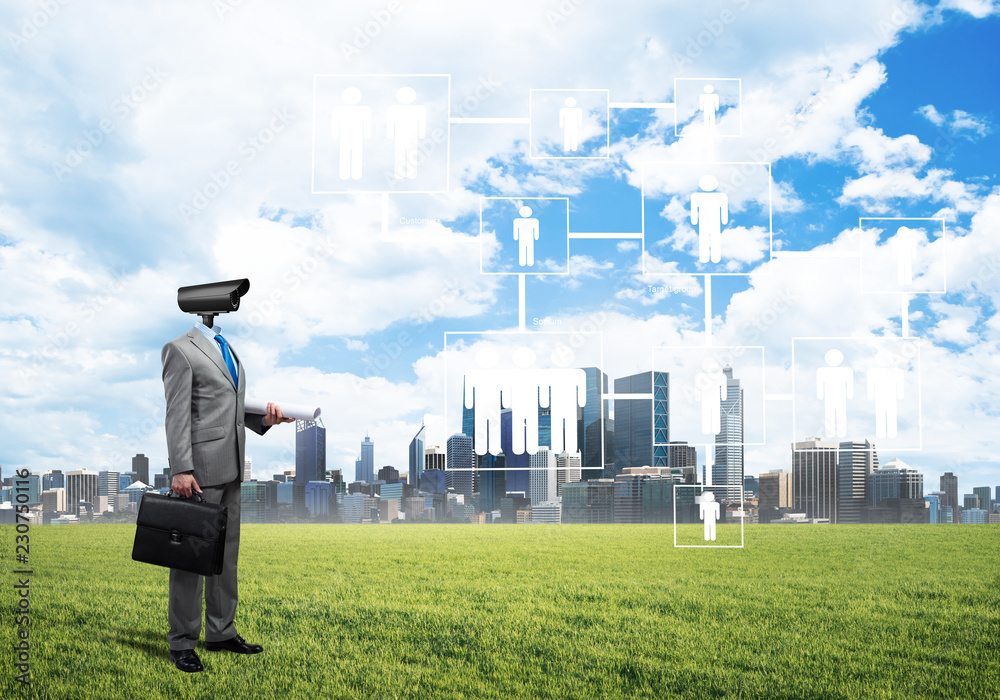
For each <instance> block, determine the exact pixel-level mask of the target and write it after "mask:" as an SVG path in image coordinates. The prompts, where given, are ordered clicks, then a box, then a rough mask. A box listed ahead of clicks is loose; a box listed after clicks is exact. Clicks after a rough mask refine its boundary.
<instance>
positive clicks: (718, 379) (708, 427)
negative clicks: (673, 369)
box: [694, 357, 729, 435]
mask: <svg viewBox="0 0 1000 700" xmlns="http://www.w3.org/2000/svg"><path fill="white" fill-rule="evenodd" d="M701 368H702V370H704V371H702V372H699V373H698V374H696V375H695V377H694V385H695V389H696V390H697V391H698V394H699V396H700V398H701V432H702V433H704V434H705V435H718V434H719V432H720V431H721V430H722V410H721V409H722V401H723V400H724V399H727V398H729V388H728V384H727V377H726V374H725V372H723V371H722V369H721V368H720V367H719V363H718V362H717V361H716V360H714V359H712V358H710V357H708V358H705V359H704V360H702V361H701Z"/></svg>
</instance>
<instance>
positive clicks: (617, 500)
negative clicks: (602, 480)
mask: <svg viewBox="0 0 1000 700" xmlns="http://www.w3.org/2000/svg"><path fill="white" fill-rule="evenodd" d="M648 478H649V476H648V475H645V474H624V473H623V474H616V475H615V481H614V521H615V522H616V523H641V522H642V486H643V481H645V480H646V479H648Z"/></svg>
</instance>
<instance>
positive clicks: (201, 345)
mask: <svg viewBox="0 0 1000 700" xmlns="http://www.w3.org/2000/svg"><path fill="white" fill-rule="evenodd" d="M187 335H188V338H190V339H191V342H192V343H194V344H195V346H196V347H197V348H198V349H199V350H201V351H202V352H203V353H205V357H207V358H208V359H209V360H211V361H212V362H213V363H215V366H216V367H218V368H219V371H220V372H222V373H223V374H224V375H226V379H228V380H229V384H230V385H232V383H233V375H231V374H230V373H229V368H228V367H226V361H225V360H223V359H222V351H221V350H220V349H219V347H218V345H216V347H214V348H213V347H212V344H213V343H214V341H211V340H209V339H208V338H206V337H205V334H204V333H202V332H201V331H198V330H196V329H194V328H192V329H191V330H189V331H188V334H187ZM229 351H230V352H232V348H230V349H229ZM233 356H234V357H235V356H236V353H233ZM239 373H240V374H242V373H243V363H242V362H240V368H239ZM233 388H234V389H235V388H236V387H235V386H233Z"/></svg>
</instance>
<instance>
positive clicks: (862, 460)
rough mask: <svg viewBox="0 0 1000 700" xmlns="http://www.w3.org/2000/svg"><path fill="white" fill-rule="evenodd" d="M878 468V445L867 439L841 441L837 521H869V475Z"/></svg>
mask: <svg viewBox="0 0 1000 700" xmlns="http://www.w3.org/2000/svg"><path fill="white" fill-rule="evenodd" d="M876 469H878V455H876V454H875V446H874V445H872V444H871V442H869V441H868V440H865V441H864V442H849V441H847V442H841V443H840V454H839V456H838V459H837V522H839V523H863V522H865V517H864V516H865V506H867V505H868V477H869V476H870V475H871V473H872V472H873V471H875V470H876Z"/></svg>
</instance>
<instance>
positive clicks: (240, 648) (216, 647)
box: [205, 635, 264, 654]
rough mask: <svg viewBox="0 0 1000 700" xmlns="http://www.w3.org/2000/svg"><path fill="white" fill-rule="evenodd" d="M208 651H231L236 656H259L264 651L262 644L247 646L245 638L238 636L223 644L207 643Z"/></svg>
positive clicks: (206, 648)
mask: <svg viewBox="0 0 1000 700" xmlns="http://www.w3.org/2000/svg"><path fill="white" fill-rule="evenodd" d="M205 650H206V651H231V652H233V653H234V654H259V653H260V652H262V651H264V647H262V646H261V645H260V644H247V643H246V642H245V641H244V640H243V637H241V636H240V635H236V636H235V637H233V638H231V639H226V640H223V641H221V642H205Z"/></svg>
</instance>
